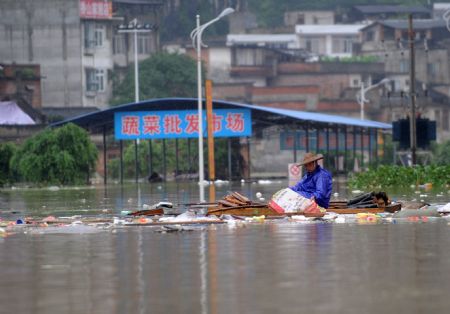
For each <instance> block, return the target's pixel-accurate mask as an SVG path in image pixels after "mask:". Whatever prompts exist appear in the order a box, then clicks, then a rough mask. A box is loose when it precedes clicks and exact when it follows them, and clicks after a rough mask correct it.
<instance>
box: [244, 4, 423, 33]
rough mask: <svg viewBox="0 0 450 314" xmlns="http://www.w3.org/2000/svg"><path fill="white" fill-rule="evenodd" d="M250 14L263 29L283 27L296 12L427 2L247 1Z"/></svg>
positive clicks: (344, 9)
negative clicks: (289, 13)
mask: <svg viewBox="0 0 450 314" xmlns="http://www.w3.org/2000/svg"><path fill="white" fill-rule="evenodd" d="M246 2H247V3H248V6H249V8H250V12H253V13H255V14H256V16H257V20H258V23H259V24H260V26H263V27H276V26H281V25H282V23H283V14H284V12H287V11H296V10H334V11H338V12H345V11H349V9H350V8H351V7H352V6H354V5H377V4H405V5H418V4H422V5H427V1H426V0H339V1H335V0H315V1H298V0H247V1H246Z"/></svg>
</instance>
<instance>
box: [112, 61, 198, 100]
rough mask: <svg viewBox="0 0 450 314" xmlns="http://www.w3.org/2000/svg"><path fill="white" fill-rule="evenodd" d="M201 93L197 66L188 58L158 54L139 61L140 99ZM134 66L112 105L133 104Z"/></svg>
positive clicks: (115, 90)
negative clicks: (198, 88) (198, 85)
mask: <svg viewBox="0 0 450 314" xmlns="http://www.w3.org/2000/svg"><path fill="white" fill-rule="evenodd" d="M196 91H197V66H196V62H195V60H194V59H192V58H191V57H189V56H188V55H180V54H174V53H157V54H154V55H152V56H151V57H150V58H148V59H146V60H144V61H142V62H139V95H140V99H151V98H164V97H195V96H196V93H197V92H196ZM134 93H135V91H134V67H130V69H129V71H128V73H127V75H126V77H125V79H124V80H123V81H122V83H120V84H119V86H117V87H116V88H115V89H114V95H113V100H112V104H113V105H119V104H125V103H130V102H133V101H134V99H135V95H134Z"/></svg>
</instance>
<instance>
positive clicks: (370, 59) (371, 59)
mask: <svg viewBox="0 0 450 314" xmlns="http://www.w3.org/2000/svg"><path fill="white" fill-rule="evenodd" d="M320 61H322V62H340V63H375V62H380V59H379V57H377V56H351V57H340V58H339V57H328V56H323V57H321V58H320Z"/></svg>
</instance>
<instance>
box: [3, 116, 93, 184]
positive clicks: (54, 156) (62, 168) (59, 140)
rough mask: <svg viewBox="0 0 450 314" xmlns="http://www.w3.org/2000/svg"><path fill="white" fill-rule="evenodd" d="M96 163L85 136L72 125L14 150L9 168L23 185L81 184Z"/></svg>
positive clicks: (45, 134)
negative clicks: (23, 181)
mask: <svg viewBox="0 0 450 314" xmlns="http://www.w3.org/2000/svg"><path fill="white" fill-rule="evenodd" d="M96 161H97V148H96V147H95V145H94V144H93V143H92V142H91V141H90V139H89V134H88V133H87V132H86V131H85V130H83V129H82V128H80V127H78V126H76V125H74V124H66V125H65V126H63V127H61V128H58V129H46V130H45V131H43V132H40V133H38V134H37V135H35V136H33V137H32V138H29V139H28V140H26V141H25V143H24V144H23V145H22V146H21V147H20V148H19V149H18V150H17V153H16V154H15V155H14V156H13V158H12V160H11V166H12V168H13V170H15V171H16V172H17V174H18V175H19V176H20V177H21V178H22V179H23V180H25V181H27V182H33V183H42V184H63V185H69V184H82V183H85V182H86V180H87V178H88V175H89V173H90V171H91V170H92V169H93V168H94V166H95V163H96Z"/></svg>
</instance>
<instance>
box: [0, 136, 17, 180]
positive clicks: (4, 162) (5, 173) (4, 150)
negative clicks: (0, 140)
mask: <svg viewBox="0 0 450 314" xmlns="http://www.w3.org/2000/svg"><path fill="white" fill-rule="evenodd" d="M16 150H17V147H16V145H14V144H13V143H4V144H0V186H3V185H5V184H7V183H11V182H12V181H13V174H12V171H11V168H10V160H11V158H12V156H13V155H14V153H15V152H16Z"/></svg>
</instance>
